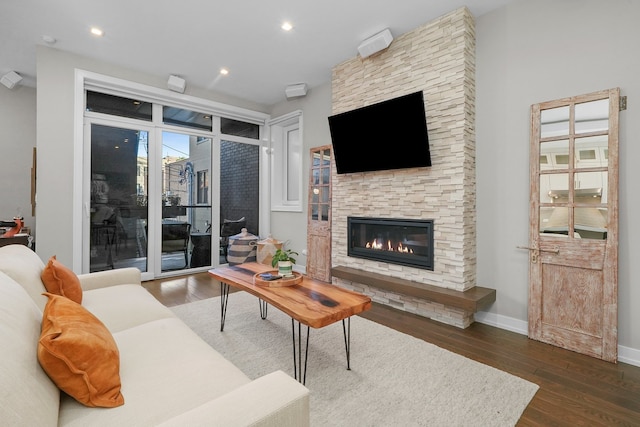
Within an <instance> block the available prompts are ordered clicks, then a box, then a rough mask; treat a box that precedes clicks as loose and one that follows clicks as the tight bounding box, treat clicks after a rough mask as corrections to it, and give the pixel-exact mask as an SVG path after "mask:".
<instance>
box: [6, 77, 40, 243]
mask: <svg viewBox="0 0 640 427" xmlns="http://www.w3.org/2000/svg"><path fill="white" fill-rule="evenodd" d="M35 146H36V90H35V89H34V88H31V87H26V86H16V87H15V88H13V89H12V90H10V89H7V88H6V87H4V86H2V85H0V220H11V219H13V217H15V216H17V215H22V216H23V217H24V221H25V225H26V226H27V227H30V228H31V232H32V234H33V233H34V232H35V217H33V216H31V165H32V158H33V148H34V147H35Z"/></svg>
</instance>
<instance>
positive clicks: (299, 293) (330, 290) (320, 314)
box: [209, 262, 371, 384]
mask: <svg viewBox="0 0 640 427" xmlns="http://www.w3.org/2000/svg"><path fill="white" fill-rule="evenodd" d="M268 271H273V268H271V267H269V266H267V265H263V264H259V263H257V262H249V263H244V264H239V265H234V266H228V267H219V268H214V269H212V270H209V274H210V275H211V276H213V277H214V278H215V279H217V280H219V281H220V293H221V297H220V304H221V314H220V331H223V330H224V321H225V317H226V314H227V302H228V299H229V287H230V286H233V287H234V288H238V289H241V290H243V291H245V292H249V293H250V294H253V295H255V296H256V297H258V299H259V303H260V304H259V305H260V316H261V317H262V318H263V319H266V318H267V307H268V304H271V305H273V306H274V307H276V308H277V309H279V310H281V311H283V312H284V313H286V314H287V315H289V316H290V317H291V330H292V334H293V370H294V377H295V379H297V380H298V381H300V382H301V383H302V384H304V383H305V381H306V374H307V355H308V352H309V327H312V328H315V329H318V328H322V327H324V326H327V325H330V324H332V323H335V322H337V321H339V320H342V330H343V333H344V344H345V350H346V352H347V369H351V367H350V352H349V345H350V337H351V319H350V318H351V316H353V315H354V314H358V313H362V312H363V311H366V310H368V309H370V308H371V298H369V297H368V296H366V295H362V294H359V293H357V292H353V291H350V290H347V289H343V288H340V287H338V286H335V285H332V284H331V283H326V282H321V281H318V280H313V279H310V278H308V277H305V276H303V279H302V281H301V282H300V283H299V284H296V285H293V286H283V287H269V286H258V285H255V284H254V276H255V275H256V274H258V273H264V272H268ZM345 320H346V324H345ZM296 323H297V326H298V332H297V337H298V340H297V346H298V348H297V352H296ZM301 325H306V326H307V329H306V344H305V348H304V360H303V359H302V351H303V349H302V341H303V339H302V326H301ZM296 354H297V356H296ZM303 366H304V369H303Z"/></svg>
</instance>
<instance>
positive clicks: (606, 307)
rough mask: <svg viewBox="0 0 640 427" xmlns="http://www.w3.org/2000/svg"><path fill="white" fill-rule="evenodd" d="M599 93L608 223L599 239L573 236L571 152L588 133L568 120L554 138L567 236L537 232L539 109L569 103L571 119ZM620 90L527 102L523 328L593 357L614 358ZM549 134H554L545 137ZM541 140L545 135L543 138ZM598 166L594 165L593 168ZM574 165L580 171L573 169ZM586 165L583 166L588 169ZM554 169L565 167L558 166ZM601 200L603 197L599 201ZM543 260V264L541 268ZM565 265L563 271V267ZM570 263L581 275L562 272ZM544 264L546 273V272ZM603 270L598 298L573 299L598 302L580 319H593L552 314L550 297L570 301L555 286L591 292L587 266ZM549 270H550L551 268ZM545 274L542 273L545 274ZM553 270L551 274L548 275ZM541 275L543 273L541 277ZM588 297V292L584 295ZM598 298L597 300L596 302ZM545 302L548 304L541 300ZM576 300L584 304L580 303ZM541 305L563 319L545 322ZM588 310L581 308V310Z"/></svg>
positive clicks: (594, 284) (538, 337)
mask: <svg viewBox="0 0 640 427" xmlns="http://www.w3.org/2000/svg"><path fill="white" fill-rule="evenodd" d="M600 99H608V100H609V115H608V120H609V121H608V129H607V141H608V160H607V166H606V168H607V170H606V172H607V179H608V181H607V200H606V207H607V223H606V238H605V239H604V240H592V239H578V238H575V237H576V236H574V232H573V230H574V229H575V227H574V214H573V212H574V209H575V208H576V206H577V207H578V208H580V207H582V206H580V204H579V203H577V202H576V201H575V199H574V193H575V192H576V184H575V182H574V179H575V174H576V173H579V172H580V171H581V168H579V167H577V166H576V162H575V159H574V156H575V152H576V149H575V139H579V138H582V137H588V136H589V135H590V134H589V133H579V134H578V133H576V132H574V131H573V127H572V126H571V125H568V127H569V131H568V134H567V135H564V134H563V135H562V136H561V137H559V138H563V139H564V138H566V139H567V140H568V141H569V143H568V148H567V149H568V155H569V156H568V157H569V161H568V167H567V169H566V174H567V176H568V178H567V185H568V190H567V194H568V202H567V203H565V204H566V206H567V207H566V209H567V212H568V213H571V214H570V215H568V217H567V218H568V219H567V221H568V222H567V235H566V238H558V237H557V236H553V235H544V234H543V233H541V232H540V230H541V227H540V208H541V204H542V203H541V194H540V193H541V191H540V181H541V180H540V176H541V166H540V160H539V159H540V154H541V153H540V145H541V141H542V140H543V139H545V138H542V137H541V112H542V111H544V110H548V109H552V108H557V107H563V106H570V107H569V120H568V123H570V124H573V123H574V120H575V116H574V109H573V108H572V107H571V106H575V105H578V104H581V103H584V102H590V101H597V100H600ZM619 105H620V90H619V88H614V89H609V90H603V91H599V92H594V93H590V94H585V95H580V96H575V97H570V98H564V99H560V100H556V101H549V102H545V103H539V104H534V105H532V107H531V135H530V196H531V197H530V200H531V202H530V211H529V218H530V224H529V246H528V248H527V249H529V252H530V254H529V255H530V260H529V261H530V262H529V307H528V315H529V321H528V329H529V337H530V338H532V339H535V340H539V341H543V342H547V343H550V344H553V345H557V346H560V347H564V348H568V349H570V350H574V351H578V352H580V353H584V354H588V355H590V356H593V357H598V358H601V359H603V360H607V361H610V362H616V361H617V350H618V349H617V313H618V310H617V294H618V166H619V162H618V133H619V130H618V128H619V126H618V125H619V123H618V122H619V111H620V108H619ZM593 134H602V132H600V133H598V132H593ZM547 139H548V140H552V139H553V138H547ZM542 143H544V141H543V142H542ZM593 169H595V170H597V169H598V168H593ZM576 170H577V171H579V172H576ZM588 171H589V170H588V168H587V172H588ZM558 173H564V170H560V171H559V172H558ZM603 204H604V203H603ZM543 266H544V268H543ZM563 268H566V269H567V270H566V271H565V272H562V269H563ZM569 269H574V270H573V272H575V273H582V272H585V273H584V274H585V276H584V278H583V277H582V276H581V275H579V274H576V275H574V276H573V277H570V276H569V275H567V276H566V277H565V276H563V274H567V271H570V270H569ZM547 270H548V272H549V273H548V274H547ZM588 271H589V272H597V271H602V278H601V281H602V283H601V284H602V290H601V294H597V298H594V299H593V300H589V301H586V302H577V303H576V304H575V307H578V306H580V308H583V307H587V306H588V304H599V305H598V308H601V309H602V311H601V313H599V314H600V316H601V317H599V318H597V319H596V318H595V317H594V318H593V319H589V320H585V323H588V322H589V321H591V320H593V322H594V323H591V324H590V325H589V327H585V328H584V329H581V328H580V327H576V328H572V327H571V324H572V322H573V324H575V325H581V322H580V320H582V319H580V320H577V319H575V318H572V317H571V316H572V314H573V315H575V314H576V313H570V312H568V313H567V312H563V313H561V314H558V315H557V316H556V313H555V311H557V310H554V308H556V306H554V301H558V302H559V304H558V307H561V308H566V307H570V306H571V304H572V303H573V302H571V303H563V302H562V301H561V297H560V295H559V294H556V293H555V292H554V291H558V293H559V292H562V291H566V290H569V291H573V290H575V287H572V286H571V285H585V289H587V290H591V291H592V292H594V295H595V291H597V290H598V287H597V286H598V284H599V283H597V281H596V280H594V278H595V277H597V276H598V275H597V274H595V273H594V274H591V276H589V274H590V273H587V272H588ZM551 272H553V273H551ZM545 274H546V275H545ZM549 275H552V276H553V277H551V276H549ZM545 277H547V278H548V280H547V279H545ZM577 277H580V279H576V280H583V279H584V282H580V283H579V282H574V283H569V281H570V280H571V279H572V278H574V279H575V278H577ZM543 280H547V283H550V285H549V286H548V287H546V286H544V285H545V284H543V283H542V282H543ZM590 280H592V281H591V282H589V281H590ZM576 295H577V292H576V293H575V294H571V292H569V294H568V295H565V294H563V295H562V298H564V299H569V300H570V299H571V298H572V297H573V296H576ZM556 296H557V298H556V299H555V300H554V299H553V298H554V297H556ZM586 298H587V299H588V297H586ZM596 300H597V302H596ZM547 302H550V303H549V308H548V309H547V307H546V304H547ZM580 304H584V305H583V306H581V305H580ZM545 309H546V310H547V311H546V313H547V314H548V315H549V317H550V318H554V321H555V320H557V319H559V318H562V319H564V320H563V321H566V323H563V324H556V323H554V322H553V321H550V322H545V320H546V319H545V316H544V313H545ZM586 312H587V311H584V313H586ZM590 330H594V331H595V330H598V333H599V335H598V334H597V333H592V334H590V333H589V331H590Z"/></svg>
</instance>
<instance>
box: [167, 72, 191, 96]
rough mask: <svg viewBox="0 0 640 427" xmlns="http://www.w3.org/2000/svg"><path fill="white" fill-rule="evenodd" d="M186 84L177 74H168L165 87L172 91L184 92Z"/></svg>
mask: <svg viewBox="0 0 640 427" xmlns="http://www.w3.org/2000/svg"><path fill="white" fill-rule="evenodd" d="M186 86H187V81H186V80H185V79H181V78H180V77H178V76H169V81H168V82H167V87H168V88H169V90H172V91H174V92H179V93H184V88H185V87H186Z"/></svg>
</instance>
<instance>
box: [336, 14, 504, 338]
mask: <svg viewBox="0 0 640 427" xmlns="http://www.w3.org/2000/svg"><path fill="white" fill-rule="evenodd" d="M417 90H422V91H423V93H424V98H425V110H426V114H427V128H428V131H429V145H430V149H431V159H432V165H433V166H431V167H423V168H411V169H398V170H389V171H379V172H366V173H352V174H341V175H337V174H336V173H335V168H334V172H333V176H332V205H333V207H332V242H331V243H332V255H331V261H332V266H333V267H334V268H333V269H332V275H333V282H334V283H335V284H336V285H338V286H343V287H346V288H350V289H354V290H357V291H359V292H362V293H365V294H368V295H370V296H371V297H372V299H373V300H374V301H375V302H379V303H382V304H386V305H390V306H393V307H396V308H399V309H402V310H406V311H409V312H412V313H415V314H418V315H421V316H425V317H429V318H432V319H435V320H439V321H441V322H444V323H448V324H451V325H455V326H458V327H461V328H466V327H467V326H469V325H470V324H471V323H472V322H473V320H474V319H473V315H474V312H475V311H477V310H478V309H480V308H481V306H483V305H487V304H490V303H491V302H493V301H494V300H495V291H493V290H490V289H487V288H479V287H477V286H476V232H475V227H476V213H475V194H476V191H475V183H476V181H475V22H474V19H473V16H472V15H471V13H470V12H469V10H468V9H467V8H466V7H463V8H460V9H457V10H454V11H452V12H450V13H448V14H446V15H444V16H442V17H440V18H438V19H436V20H434V21H431V22H429V23H427V24H425V25H423V26H421V27H419V28H417V29H415V30H413V31H411V32H409V33H406V34H403V35H401V36H398V37H396V38H395V40H394V41H393V42H392V44H391V45H390V46H389V48H387V49H386V50H384V51H382V52H380V53H377V54H375V55H373V56H370V57H368V58H365V59H362V58H360V57H356V58H353V59H350V60H347V61H345V62H343V63H341V64H338V65H336V66H335V67H334V69H333V73H332V107H333V108H332V113H333V114H337V113H341V112H344V111H349V110H352V109H354V108H359V107H363V106H365V105H370V104H373V103H376V102H380V101H384V100H386V99H390V98H394V97H397V96H401V95H405V94H408V93H411V92H415V91H417ZM371 125H372V126H379V125H384V124H379V123H372V124H371ZM389 125H397V124H392V123H390V124H389ZM389 149H394V144H390V146H389ZM363 155H368V156H371V155H374V156H375V155H384V153H370V152H367V151H366V148H363ZM349 216H358V217H365V216H375V217H387V218H407V219H433V220H434V270H433V271H428V270H424V269H419V268H414V267H411V266H402V265H394V264H388V263H386V262H378V261H371V260H364V259H359V258H354V257H349V256H348V255H347V217H349ZM359 272H361V273H362V274H361V273H359ZM372 284H373V285H372ZM394 284H396V285H394ZM397 284H399V285H397ZM478 293H479V294H480V296H478V295H476V296H475V297H473V296H472V297H471V300H473V301H475V303H473V304H471V305H467V304H457V303H452V299H451V298H450V297H451V296H452V295H454V296H455V295H457V296H459V297H461V298H462V299H461V300H460V301H463V300H465V299H466V298H465V295H466V296H470V295H471V294H478ZM438 294H442V295H446V296H447V297H445V298H437V295H438ZM491 295H492V296H491Z"/></svg>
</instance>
